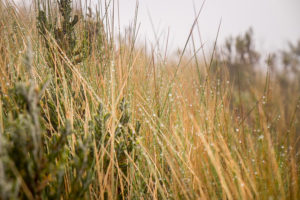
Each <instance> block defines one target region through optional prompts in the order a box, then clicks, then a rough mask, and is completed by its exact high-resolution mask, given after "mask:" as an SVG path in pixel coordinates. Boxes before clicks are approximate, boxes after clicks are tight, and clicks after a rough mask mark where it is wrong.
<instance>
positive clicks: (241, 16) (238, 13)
mask: <svg viewBox="0 0 300 200" xmlns="http://www.w3.org/2000/svg"><path fill="white" fill-rule="evenodd" d="M119 3H120V16H121V17H120V18H121V27H123V28H124V27H126V26H127V25H128V24H129V23H130V22H132V19H133V16H134V10H135V5H136V0H119ZM202 3H203V0H140V1H139V15H138V21H139V22H140V25H141V29H140V34H139V37H140V39H144V38H147V39H148V40H150V41H151V42H154V34H153V29H152V26H151V23H150V17H149V15H150V16H151V18H152V21H153V24H154V27H155V32H156V33H157V34H165V35H166V33H167V30H168V29H169V30H170V37H169V38H170V48H172V49H176V48H177V47H183V46H184V43H185V40H186V38H187V37H188V34H189V31H190V28H191V26H192V24H193V20H194V19H195V14H194V5H195V8H196V10H197V11H198V10H199V9H200V7H201V5H202ZM221 19H222V24H221V30H220V36H219V38H220V40H219V41H220V43H221V42H222V41H223V40H224V38H226V37H228V36H229V35H238V34H240V33H243V32H245V31H246V30H247V29H248V28H249V27H252V28H253V30H254V36H255V39H256V45H257V47H258V48H259V49H261V50H266V51H272V50H276V49H278V48H282V47H284V46H285V44H286V43H287V41H296V40H297V39H300V0H206V2H205V5H204V9H203V11H202V13H201V15H200V18H199V26H200V31H201V35H202V39H203V41H204V42H206V43H207V44H212V43H213V40H214V38H215V37H216V33H217V30H218V25H219V22H220V20H221Z"/></svg>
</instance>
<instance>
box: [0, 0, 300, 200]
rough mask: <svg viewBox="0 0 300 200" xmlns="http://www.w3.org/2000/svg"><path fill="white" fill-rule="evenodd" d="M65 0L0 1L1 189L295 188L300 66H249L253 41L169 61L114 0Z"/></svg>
mask: <svg viewBox="0 0 300 200" xmlns="http://www.w3.org/2000/svg"><path fill="white" fill-rule="evenodd" d="M57 2H59V3H60V4H57V3H55V2H52V1H40V2H39V1H37V2H36V3H35V4H34V5H35V6H34V7H32V8H24V7H18V6H16V5H14V4H13V3H12V2H11V1H0V54H1V56H0V67H1V70H0V77H1V79H0V88H1V90H0V92H1V98H0V199H299V198H300V190H299V188H300V187H299V181H300V176H299V173H300V171H299V170H300V168H299V166H300V163H299V162H300V159H299V130H300V129H299V128H300V125H299V105H300V101H299V96H300V93H299V77H300V76H298V75H295V76H294V77H290V75H288V74H287V72H286V74H284V72H282V71H280V70H276V69H274V68H272V67H273V65H272V63H271V60H269V62H268V65H269V69H270V70H268V73H267V74H264V73H263V72H261V71H259V70H256V71H255V70H254V71H251V70H250V71H251V73H250V72H249V70H246V67H247V69H249V68H251V67H254V66H253V65H254V63H250V62H247V60H246V59H247V58H249V56H250V54H249V52H251V53H253V51H250V50H252V49H251V48H250V46H249V41H248V43H247V42H246V43H245V45H246V47H247V45H248V47H249V48H245V49H246V50H241V51H242V52H243V55H244V58H243V59H238V58H239V57H238V56H236V57H234V58H236V59H228V57H227V58H224V57H225V56H224V55H225V54H222V53H220V54H219V55H217V54H218V53H217V52H216V51H215V52H214V54H213V57H212V58H206V59H207V60H203V59H202V60H201V59H200V58H199V56H198V54H197V51H196V50H195V51H194V54H195V56H192V58H191V59H189V58H188V57H187V56H182V57H181V58H180V63H175V64H174V62H172V61H165V60H164V59H161V58H160V57H159V56H157V57H156V55H155V54H154V53H152V54H151V53H150V54H149V52H147V51H146V50H145V49H146V47H144V48H143V47H136V32H137V24H136V21H135V23H134V25H133V27H132V29H131V30H132V31H131V32H127V33H126V36H124V37H119V38H117V37H115V32H114V27H115V25H116V24H114V21H113V16H115V15H117V13H114V9H111V6H117V5H116V3H115V2H111V4H108V5H106V6H107V7H105V8H104V9H103V10H104V11H105V12H104V13H102V12H100V11H99V12H98V13H96V14H95V13H94V14H92V12H91V11H90V12H89V11H88V9H86V10H84V9H82V8H81V9H77V10H76V9H73V8H72V10H71V6H72V4H71V1H70V0H59V1H57ZM64 9H68V10H67V11H66V10H64ZM110 16H112V17H110ZM247 37H249V36H247ZM190 39H191V38H190ZM192 39H193V38H192ZM239 39H240V40H242V38H239ZM237 41H238V40H237ZM246 41H247V40H246ZM230 45H232V46H233V44H230ZM230 45H227V47H229V46H230ZM239 45H240V46H239V47H240V49H244V48H242V47H243V45H242V47H241V44H239ZM237 47H238V45H237ZM230 48H231V47H230ZM232 48H234V47H232ZM194 49H195V48H194ZM238 50H239V49H238V48H237V54H238V53H239V52H238ZM247 53H248V54H247ZM239 55H241V54H239ZM251 55H252V54H251ZM230 56H233V55H230ZM208 59H209V60H208ZM298 67H299V66H298ZM244 71H247V73H246V72H245V73H243V72H244ZM253 73H254V74H255V75H253ZM248 79H249V80H250V81H249V82H248V81H247V80H248Z"/></svg>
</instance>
